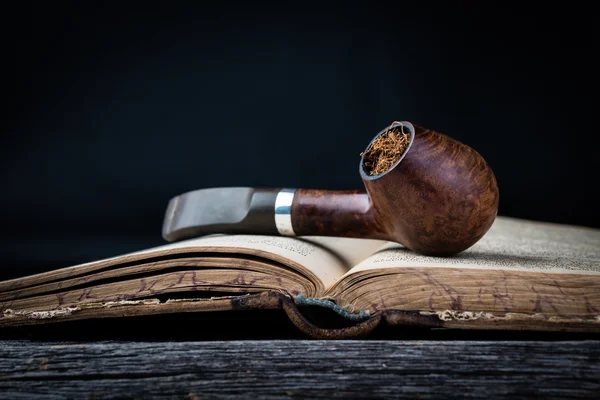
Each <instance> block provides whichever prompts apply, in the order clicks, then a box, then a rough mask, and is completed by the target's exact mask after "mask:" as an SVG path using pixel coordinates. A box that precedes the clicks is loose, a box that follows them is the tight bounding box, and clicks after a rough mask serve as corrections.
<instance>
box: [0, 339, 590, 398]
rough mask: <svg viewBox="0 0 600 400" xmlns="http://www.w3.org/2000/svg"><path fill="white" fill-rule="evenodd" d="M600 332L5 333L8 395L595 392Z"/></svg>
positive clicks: (3, 386)
mask: <svg viewBox="0 0 600 400" xmlns="http://www.w3.org/2000/svg"><path fill="white" fill-rule="evenodd" d="M599 361H600V341H563V342H552V341H548V342H543V341H492V342H486V341H229V342H227V341H215V342H88V343H77V342H29V341H1V342H0V398H6V399H8V398H10V399H25V398H31V397H35V398H39V399H61V398H106V399H111V398H131V397H133V398H154V397H158V396H163V397H168V398H190V399H196V398H205V397H215V398H231V397H233V396H243V397H260V398H294V397H300V396H303V397H304V396H307V397H311V398H331V397H344V398H348V397H354V398H356V397H362V398H364V397H378V398H383V397H386V398H387V397H399V398H415V397H427V398H431V397H434V398H439V397H444V398H445V397H451V396H456V395H457V394H460V395H461V396H462V397H475V398H481V397H485V398H505V397H507V396H510V397H511V398H515V397H516V398H525V397H538V396H539V397H543V398H593V397H595V396H597V394H598V390H600V362H599Z"/></svg>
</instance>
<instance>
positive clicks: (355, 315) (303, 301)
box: [294, 294, 371, 321]
mask: <svg viewBox="0 0 600 400" xmlns="http://www.w3.org/2000/svg"><path fill="white" fill-rule="evenodd" d="M294 301H295V302H296V304H299V305H307V306H319V307H324V308H329V309H330V310H333V311H334V312H336V313H337V314H339V315H341V316H342V317H344V318H346V319H349V320H351V321H363V320H365V319H368V318H369V317H370V316H371V313H370V312H369V310H365V309H362V310H360V311H359V312H352V311H349V310H347V309H345V308H342V307H340V306H338V305H337V304H335V303H334V302H333V301H331V300H325V299H320V298H317V297H306V296H304V295H303V294H299V295H298V296H296V297H294Z"/></svg>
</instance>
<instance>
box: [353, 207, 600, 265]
mask: <svg viewBox="0 0 600 400" xmlns="http://www.w3.org/2000/svg"><path fill="white" fill-rule="evenodd" d="M402 267H432V268H437V267H454V268H461V269H465V268H476V269H481V268H484V269H504V270H520V271H528V272H549V273H570V274H573V273H575V274H577V273H580V274H600V230H597V229H591V228H584V227H576V226H569V225H559V224H551V223H544V222H533V221H527V220H519V219H514V218H508V217H498V218H497V219H496V222H494V225H493V226H492V228H491V229H490V231H489V232H488V233H487V234H486V235H485V236H484V237H483V238H482V239H481V240H480V241H479V242H478V243H477V244H475V245H474V246H473V247H472V248H470V249H468V250H467V251H465V252H463V253H460V254H458V255H456V256H454V257H427V256H421V255H419V254H416V253H413V252H411V251H409V250H406V249H404V248H403V247H402V246H400V245H391V244H390V245H388V246H387V247H386V248H385V249H384V250H382V251H380V252H378V253H377V254H374V255H373V256H371V257H369V258H367V259H366V260H365V261H363V262H362V263H360V264H358V265H357V266H356V267H354V268H352V270H351V271H349V272H348V273H347V275H349V274H353V273H356V272H359V271H365V270H373V269H381V268H402Z"/></svg>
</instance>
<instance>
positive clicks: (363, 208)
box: [291, 189, 387, 239]
mask: <svg viewBox="0 0 600 400" xmlns="http://www.w3.org/2000/svg"><path fill="white" fill-rule="evenodd" d="M291 214H292V227H293V228H294V232H295V233H296V235H298V236H304V235H321V236H345V237H354V238H372V239H375V238H378V237H381V238H383V237H387V235H385V234H384V233H381V232H379V227H378V226H377V222H376V221H375V220H374V213H373V207H372V204H371V202H370V201H369V196H368V195H367V193H365V192H364V191H357V190H348V191H341V190H340V191H333V190H313V189H298V190H296V194H295V195H294V202H293V203H292V211H291Z"/></svg>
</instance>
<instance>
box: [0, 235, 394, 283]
mask: <svg viewBox="0 0 600 400" xmlns="http://www.w3.org/2000/svg"><path fill="white" fill-rule="evenodd" d="M385 244H386V242H382V241H376V240H358V239H342V238H325V237H306V238H302V239H299V238H289V237H280V236H259V235H211V236H205V237H200V238H195V239H190V240H185V241H181V242H175V243H171V244H167V245H164V246H160V247H155V248H152V249H146V250H142V251H138V252H134V253H130V254H126V255H122V256H118V257H113V258H109V259H104V260H100V261H95V262H91V263H86V264H80V265H76V266H74V267H68V268H62V269H59V270H54V271H49V272H46V273H42V274H39V275H36V276H32V277H26V278H20V279H14V280H10V281H4V282H0V292H2V291H8V290H17V289H21V288H24V287H27V286H29V285H33V284H35V285H39V284H42V283H44V282H45V281H57V280H63V279H69V278H74V277H77V276H81V275H83V274H89V273H93V272H94V271H96V270H100V269H103V268H107V267H112V266H118V265H120V264H123V263H143V262H144V260H146V259H148V258H152V257H165V256H167V257H168V256H169V255H177V254H184V253H211V252H217V253H230V254H248V255H253V256H258V257H263V258H266V259H271V260H274V261H277V262H280V263H282V264H285V265H287V266H289V267H291V268H293V269H296V270H298V271H299V272H300V273H301V274H303V275H305V276H306V277H307V278H309V279H311V280H312V281H315V283H316V284H317V287H318V289H319V290H320V291H322V290H324V289H326V288H327V287H329V286H330V285H332V284H333V283H334V282H335V281H336V280H338V279H339V278H340V277H341V276H342V275H344V273H346V272H347V271H348V270H349V269H350V268H351V267H352V266H353V265H354V264H356V263H357V262H359V261H360V260H363V259H364V258H366V257H368V256H369V255H371V254H373V253H374V252H375V251H377V250H378V249H380V248H382V246H384V245H385ZM200 255H201V254H200Z"/></svg>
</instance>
